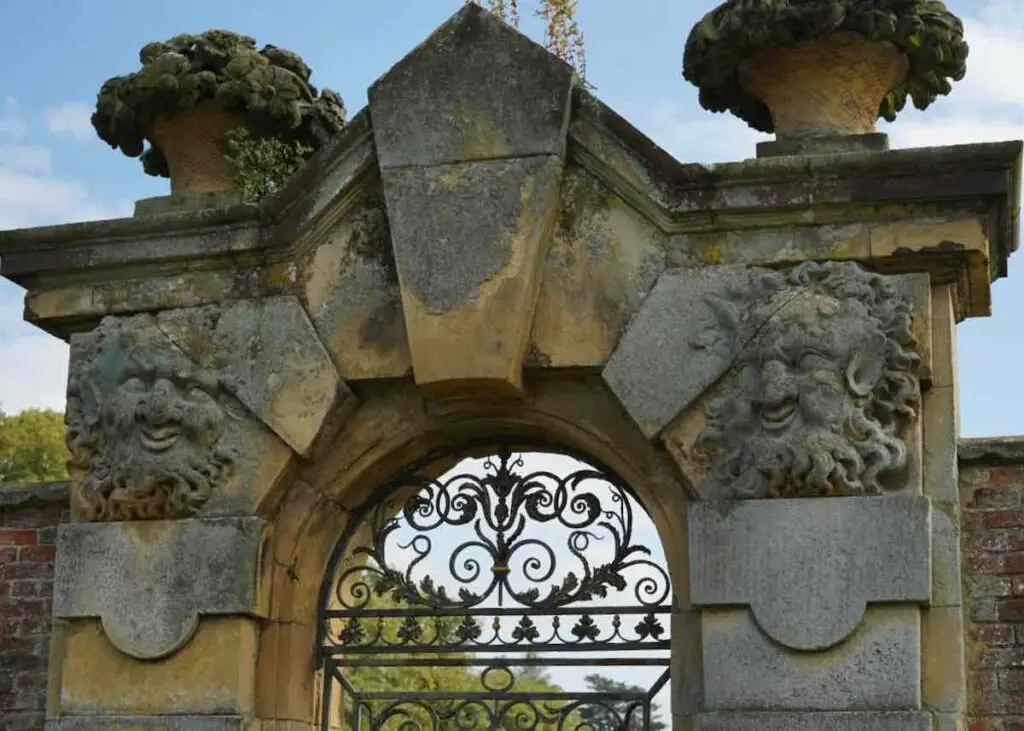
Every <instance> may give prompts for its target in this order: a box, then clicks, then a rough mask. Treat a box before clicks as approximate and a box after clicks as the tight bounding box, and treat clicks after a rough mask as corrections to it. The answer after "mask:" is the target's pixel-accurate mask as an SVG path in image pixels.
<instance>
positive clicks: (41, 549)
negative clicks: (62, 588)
mask: <svg viewBox="0 0 1024 731" xmlns="http://www.w3.org/2000/svg"><path fill="white" fill-rule="evenodd" d="M56 555H57V549H56V546H22V547H21V548H19V549H18V560H19V561H27V562H30V563H47V562H49V563H53V560H54V558H55V557H56Z"/></svg>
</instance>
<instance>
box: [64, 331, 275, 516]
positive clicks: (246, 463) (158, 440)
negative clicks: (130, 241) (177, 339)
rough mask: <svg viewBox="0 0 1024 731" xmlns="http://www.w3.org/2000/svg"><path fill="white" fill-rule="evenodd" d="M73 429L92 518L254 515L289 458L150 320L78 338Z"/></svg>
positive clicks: (81, 507) (71, 443) (72, 377)
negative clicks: (252, 513) (200, 514)
mask: <svg viewBox="0 0 1024 731" xmlns="http://www.w3.org/2000/svg"><path fill="white" fill-rule="evenodd" d="M206 336H207V334H205V333H204V334H201V335H200V338H203V337H206ZM66 421H67V425H68V447H69V450H70V452H71V460H70V462H69V468H70V471H71V477H72V488H71V498H72V508H73V511H74V515H75V517H77V518H84V519H87V520H137V519H168V518H179V517H185V516H190V515H196V514H199V513H200V512H202V513H203V514H206V515H230V514H236V515H237V514H238V513H240V512H241V513H251V512H254V511H255V510H256V509H258V508H259V506H260V505H261V503H262V500H263V498H264V497H266V495H267V494H268V493H269V492H270V490H271V488H272V487H273V486H274V484H275V483H276V481H277V478H278V476H279V475H280V474H281V472H282V470H283V469H284V467H285V465H286V464H287V462H288V460H289V458H290V456H291V452H290V450H288V448H287V447H286V446H285V445H284V444H283V443H282V442H281V441H280V440H279V439H277V438H276V437H274V436H273V435H272V434H271V433H270V432H268V431H267V430H266V429H264V428H263V426H262V424H260V423H258V422H256V421H254V420H253V419H252V418H251V417H250V416H249V415H248V413H247V412H246V410H245V408H244V407H243V406H242V405H241V404H240V403H239V402H238V400H237V399H236V398H235V397H234V396H232V395H231V394H230V393H229V392H228V390H227V389H226V388H224V387H223V384H222V383H221V381H220V380H219V379H218V378H217V375H216V374H215V373H214V372H212V371H211V370H209V369H208V368H203V367H200V366H199V365H198V364H197V363H196V362H195V361H193V360H191V359H190V358H188V357H186V355H185V353H184V352H183V351H182V350H181V349H180V348H178V347H176V346H175V345H174V344H173V343H172V342H171V341H170V340H169V339H168V337H167V335H166V334H165V333H164V332H163V331H162V330H161V329H160V328H159V327H157V319H156V318H155V317H153V316H152V315H136V316H133V317H130V318H125V319H116V318H106V319H104V320H103V322H102V323H101V324H100V325H99V327H97V328H96V329H94V330H92V331H90V332H87V333H82V334H79V335H76V336H75V337H74V338H73V339H72V341H71V364H70V368H69V379H68V402H67V417H66Z"/></svg>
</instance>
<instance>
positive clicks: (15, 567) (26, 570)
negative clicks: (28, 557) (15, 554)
mask: <svg viewBox="0 0 1024 731" xmlns="http://www.w3.org/2000/svg"><path fill="white" fill-rule="evenodd" d="M52 576H53V566H51V565H50V564H48V563H41V562H38V561H37V562H29V561H18V562H17V563H8V564H2V565H0V582H3V581H13V580H15V579H49V578H50V577H52Z"/></svg>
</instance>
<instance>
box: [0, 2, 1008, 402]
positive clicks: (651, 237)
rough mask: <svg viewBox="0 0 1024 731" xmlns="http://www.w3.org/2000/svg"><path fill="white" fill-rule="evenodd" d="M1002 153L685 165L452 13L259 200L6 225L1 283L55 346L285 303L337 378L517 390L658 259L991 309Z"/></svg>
mask: <svg viewBox="0 0 1024 731" xmlns="http://www.w3.org/2000/svg"><path fill="white" fill-rule="evenodd" d="M466 59H470V60H472V62H466ZM1020 157H1021V146H1020V144H1019V143H997V144H982V145H965V146H957V147H948V148H939V149H936V148H926V149H915V150H900V151H890V152H860V153H849V154H831V155H817V156H803V157H798V156H794V157H780V158H770V159H760V160H757V159H753V160H746V161H743V162H732V163H726V164H721V165H715V166H704V165H696V164H687V163H685V162H680V161H678V160H675V159H674V158H672V157H671V156H670V155H669V154H667V153H666V152H665V151H663V150H661V149H660V148H659V147H658V146H657V145H655V144H654V143H653V142H651V141H650V140H649V139H648V138H647V137H645V136H644V135H643V134H642V133H641V132H640V131H638V130H637V129H635V128H634V127H633V126H631V125H630V124H629V123H628V122H626V121H625V120H624V119H623V118H622V117H620V116H619V115H618V114H616V113H615V112H614V111H613V110H611V109H609V108H608V107H607V106H605V105H604V104H602V103H601V102H600V101H599V100H598V99H597V98H595V97H594V96H593V95H592V94H590V93H589V92H588V91H586V90H585V89H584V88H583V87H582V86H581V85H580V84H578V83H577V82H576V81H575V79H574V76H573V74H572V71H571V69H570V68H569V67H568V66H566V65H565V64H563V63H562V62H561V61H559V60H557V59H555V58H554V57H553V56H551V55H549V54H547V53H546V52H545V51H544V50H543V48H541V47H540V46H538V45H537V44H535V43H533V42H531V41H529V40H528V39H526V38H525V37H524V36H522V35H520V34H518V33H517V32H515V31H514V30H513V29H511V28H509V27H508V26H506V25H504V24H502V23H501V22H499V21H498V20H496V19H495V18H493V17H492V16H490V15H489V14H488V13H486V12H484V11H483V10H481V9H480V8H479V7H477V6H473V5H469V6H466V7H465V8H464V9H462V10H460V11H459V12H458V13H456V14H455V15H454V16H453V17H452V18H451V19H450V20H449V21H448V22H447V23H446V24H444V25H443V26H442V27H441V28H439V29H438V30H437V31H436V32H435V33H434V34H433V35H431V36H430V37H429V38H428V39H427V40H426V41H424V43H423V44H421V45H420V46H419V47H418V48H416V49H415V50H414V51H413V52H412V53H410V54H409V55H408V56H407V57H406V58H405V59H403V60H402V61H401V62H399V63H398V64H397V65H396V66H395V67H394V68H393V69H392V70H391V71H389V72H388V73H387V74H385V75H384V76H383V77H382V78H381V79H380V80H379V81H378V82H376V83H375V84H374V86H373V87H372V89H371V91H370V103H369V106H368V108H367V109H365V110H363V111H362V112H361V113H359V114H357V115H356V116H355V118H354V119H353V120H352V121H351V122H350V124H349V125H348V127H347V129H346V131H345V132H344V133H343V134H342V135H341V136H340V137H339V138H338V139H337V140H336V141H335V142H333V143H332V144H331V145H329V146H327V147H326V148H324V149H322V150H321V151H319V152H318V153H317V154H316V155H315V156H314V157H313V158H312V159H311V160H310V161H309V162H308V163H307V165H306V166H305V167H304V168H303V169H302V170H301V171H300V172H299V173H298V174H297V175H296V176H295V178H294V179H293V180H292V181H291V183H290V184H289V185H288V186H287V187H286V188H285V189H283V190H282V191H279V192H278V193H277V194H276V195H274V196H273V197H271V198H270V199H268V200H266V201H265V202H264V203H263V204H262V205H260V206H245V205H236V206H227V207H220V208H207V209H201V210H191V211H181V212H176V213H166V214H162V215H150V216H138V217H134V218H126V219H118V220H110V221H100V222H89V223H72V224H67V225H60V226H51V227H43V228H35V229H27V230H19V231H9V232H4V233H2V234H0V273H2V274H3V275H4V276H5V277H7V278H8V279H10V280H12V281H14V282H16V283H18V284H21V285H22V286H24V287H25V288H26V289H27V295H26V309H25V317H26V319H27V320H28V321H30V322H32V323H34V324H36V325H38V326H40V327H41V328H43V329H45V330H47V331H48V332H50V333H52V334H54V335H57V336H58V337H61V338H65V339H67V338H68V337H69V336H70V335H71V334H72V333H74V332H79V331H83V330H87V329H90V328H92V327H94V326H95V325H96V324H97V323H98V322H99V321H100V319H101V318H102V317H104V316H106V315H128V314H132V313H137V312H145V311H154V310H161V309H173V308H182V307H198V306H203V305H212V304H218V303H223V302H228V301H233V300H244V299H253V298H258V297H266V296H278V295H292V296H296V297H298V298H299V300H300V301H301V302H302V303H303V305H304V306H305V308H306V310H307V312H308V314H309V317H310V320H311V321H312V323H313V325H314V327H315V329H316V331H317V333H318V334H319V336H320V338H321V339H322V341H323V342H324V344H325V346H326V348H327V350H328V351H329V353H330V356H331V357H332V359H333V360H334V362H335V365H336V366H337V367H338V369H339V373H340V374H341V376H342V378H343V379H344V380H346V381H351V380H360V379H366V378H379V377H400V376H404V375H407V374H408V373H409V372H410V371H412V372H413V374H414V375H415V377H416V379H417V381H418V382H420V383H421V384H424V385H426V384H430V385H437V386H438V387H443V386H444V384H446V383H449V382H453V381H463V382H474V383H480V384H485V385H486V384H490V385H498V386H500V387H501V388H511V389H512V390H513V391H515V390H517V389H518V388H519V385H520V381H521V372H522V369H523V367H524V366H525V367H530V366H535V365H536V366H540V365H544V366H552V367H588V368H600V367H602V366H603V365H604V363H605V362H606V361H607V359H608V358H609V356H610V355H611V353H612V351H613V350H614V349H615V347H616V344H617V342H618V340H619V338H620V336H621V335H622V333H623V332H624V331H625V329H626V327H627V325H628V324H629V322H630V321H631V319H632V318H633V317H634V315H635V314H636V313H637V312H638V310H639V308H640V305H641V303H642V302H643V301H644V299H645V298H646V296H647V294H648V293H649V292H651V290H652V289H653V287H654V285H655V282H656V281H657V280H658V278H659V277H660V276H661V275H662V274H663V272H665V271H666V270H673V269H678V268H686V267H692V266H697V265H704V264H740V265H744V264H758V265H766V266H777V265H784V264H797V263H800V262H802V261H805V260H809V259H847V260H855V261H862V262H870V264H869V266H870V267H871V268H872V269H875V270H876V271H880V272H882V273H897V274H899V273H907V272H918V273H927V274H928V275H930V277H931V281H932V282H933V283H950V284H953V285H955V292H956V296H957V307H958V313H957V314H958V316H959V317H961V318H962V317H967V316H977V315H984V314H987V313H988V311H989V307H990V293H989V290H990V283H991V281H992V280H994V279H995V278H998V277H1001V276H1004V275H1005V273H1006V261H1007V258H1008V256H1009V254H1010V253H1011V252H1012V251H1013V249H1014V248H1015V247H1016V242H1017V232H1016V230H1015V227H1016V222H1017V219H1018V211H1019V201H1018V200H1017V198H1016V193H1015V191H1016V190H1017V188H1018V178H1019V174H1020V173H1019V171H1020ZM410 333H411V336H410ZM453 363H458V364H461V365H460V366H459V367H455V366H453V365H452V364H453Z"/></svg>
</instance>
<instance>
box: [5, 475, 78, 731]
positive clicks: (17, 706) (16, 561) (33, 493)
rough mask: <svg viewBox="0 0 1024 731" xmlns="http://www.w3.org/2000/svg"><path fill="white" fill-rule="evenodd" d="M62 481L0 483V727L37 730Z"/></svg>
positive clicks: (63, 506)
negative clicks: (31, 483) (12, 485)
mask: <svg viewBox="0 0 1024 731" xmlns="http://www.w3.org/2000/svg"><path fill="white" fill-rule="evenodd" d="M67 505H68V493H67V486H66V485H60V484H56V485H32V486H30V487H9V486H0V731H39V730H40V729H42V728H43V715H44V707H45V702H46V678H47V670H46V659H47V651H48V649H49V639H50V598H51V595H52V593H53V552H54V541H55V539H56V534H57V524H58V523H59V522H60V521H61V520H65V519H66V518H67Z"/></svg>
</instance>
